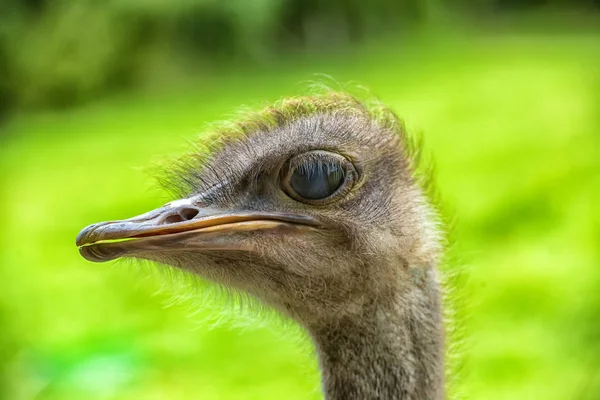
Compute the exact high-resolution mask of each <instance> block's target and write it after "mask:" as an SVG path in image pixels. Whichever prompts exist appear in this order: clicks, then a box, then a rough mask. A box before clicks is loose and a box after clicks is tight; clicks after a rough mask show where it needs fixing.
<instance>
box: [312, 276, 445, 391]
mask: <svg viewBox="0 0 600 400" xmlns="http://www.w3.org/2000/svg"><path fill="white" fill-rule="evenodd" d="M429 272H430V273H428V272H425V274H424V275H425V276H423V275H422V274H418V275H419V278H418V282H416V281H415V286H414V287H412V288H411V289H410V290H409V291H407V293H404V294H403V295H397V296H396V298H395V299H394V300H392V301H390V303H391V304H386V305H382V304H374V305H373V306H372V307H366V308H365V309H364V310H363V311H364V312H362V313H360V316H354V317H348V318H345V319H342V320H340V321H336V322H335V324H324V325H323V326H321V327H320V328H315V329H312V330H311V334H312V336H313V339H314V341H315V344H316V347H317V351H318V353H319V363H320V367H321V370H322V381H323V390H324V392H325V398H326V400H341V399H365V400H367V399H398V400H439V399H443V398H444V394H443V381H444V379H443V377H444V371H443V347H444V346H443V326H442V317H441V311H440V299H439V290H438V284H437V281H436V279H435V276H433V275H434V272H433V271H429ZM427 275H429V276H428V277H427Z"/></svg>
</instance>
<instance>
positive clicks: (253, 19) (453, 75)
mask: <svg viewBox="0 0 600 400" xmlns="http://www.w3.org/2000/svg"><path fill="white" fill-rule="evenodd" d="M315 73H322V74H327V75H330V76H332V77H334V78H335V79H336V80H338V81H340V82H348V81H357V82H359V83H361V84H363V85H365V86H367V87H369V88H370V89H371V90H372V91H373V92H374V93H375V94H376V95H377V96H379V97H380V98H381V99H382V100H383V101H384V102H385V103H387V104H388V105H390V106H391V107H392V108H393V109H394V110H395V111H397V113H398V114H399V115H400V116H401V117H403V118H404V119H405V120H406V123H407V125H408V127H409V128H410V129H411V130H413V131H417V132H420V131H422V132H424V133H425V137H426V146H427V149H428V151H430V152H431V153H432V155H433V157H434V158H435V160H436V164H437V169H438V174H437V180H438V183H439V187H440V190H441V192H442V193H443V195H444V199H445V204H446V205H447V206H448V208H449V209H452V210H455V214H456V215H455V218H456V221H457V223H456V234H455V236H456V243H455V244H454V245H453V246H452V248H451V249H449V252H450V255H451V257H450V259H451V260H452V262H450V263H448V265H446V266H444V268H445V269H446V270H450V271H452V270H454V269H461V270H464V271H466V275H468V278H467V279H466V283H465V285H464V287H462V288H460V293H461V297H462V298H464V301H463V303H464V304H463V307H462V310H461V314H464V315H465V316H466V318H465V320H464V323H463V326H462V330H463V331H464V336H465V339H464V343H463V345H462V346H461V348H462V350H460V352H459V353H458V354H457V357H458V358H459V359H460V360H461V361H462V364H463V367H462V370H461V374H460V375H459V376H458V377H457V378H456V379H455V382H454V383H453V392H455V393H459V394H462V395H464V397H466V398H472V399H491V400H496V399H497V400H500V399H506V400H508V399H511V400H514V399H550V400H553V399H556V400H563V399H587V400H591V399H600V208H599V207H598V204H599V203H600V173H599V171H600V134H599V132H600V2H598V1H597V0H581V1H568V0H562V1H561V0H526V1H520V0H477V1H475V0H474V1H468V0H462V1H461V0H403V1H400V0H398V1H392V0H370V1H359V0H350V1H343V0H320V1H319V0H254V1H250V0H235V1H227V2H226V1H217V0H150V1H141V0H112V1H92V0H78V1H72V0H70V1H69V0H56V1H50V0H27V1H24V0H20V1H18V0H3V1H2V3H1V4H0V115H1V117H0V118H1V120H0V176H1V180H0V205H1V207H0V227H1V229H0V243H1V246H0V398H5V399H10V400H26V399H40V400H50V399H53V400H54V399H66V400H70V399H83V398H85V399H89V400H97V399H173V400H179V399H290V400H291V399H318V398H320V397H321V395H320V392H319V377H318V371H317V367H316V361H315V360H314V357H313V354H312V350H311V347H310V344H309V343H308V341H307V340H306V338H305V337H303V336H302V335H301V333H299V329H298V328H297V327H295V326H293V325H290V324H285V323H281V322H280V321H277V320H273V319H272V318H265V317H263V316H260V315H258V316H257V315H255V314H253V313H252V311H249V310H238V309H237V308H236V306H235V305H233V306H232V305H231V304H223V302H222V299H221V298H220V297H218V296H214V295H212V294H211V291H210V288H208V287H206V286H205V284H203V283H196V282H191V281H186V280H181V279H177V278H175V279H173V278H171V277H169V276H167V275H166V274H160V273H157V272H155V270H154V269H153V268H152V267H151V266H138V265H134V264H127V263H123V262H121V263H119V262H117V263H112V264H109V265H97V264H91V263H88V262H86V261H85V260H83V259H82V258H81V257H80V256H79V254H78V251H77V249H76V247H75V243H74V241H75V235H76V234H77V232H78V231H79V229H81V228H82V227H83V226H85V225H87V224H89V223H92V222H96V221H100V220H107V219H115V218H124V217H129V216H131V215H135V214H138V213H140V212H142V211H145V210H147V209H149V208H150V207H155V206H158V205H161V204H162V203H164V202H166V201H167V200H168V199H169V197H168V195H167V194H166V193H165V192H163V191H161V190H160V189H158V188H157V187H156V185H155V184H154V182H153V180H152V178H150V177H149V174H148V173H147V169H146V167H147V166H149V165H152V164H153V163H155V162H156V161H160V160H163V159H164V157H168V156H173V155H177V154H180V153H182V152H183V151H185V150H186V146H187V145H188V141H189V140H194V139H195V138H196V137H197V135H198V132H200V131H201V128H202V126H203V125H204V124H205V123H207V122H210V121H214V120H217V119H223V118H227V117H228V115H230V113H231V112H232V111H234V110H235V109H236V108H238V107H239V106H240V105H242V104H245V105H251V106H253V105H257V104H258V105H261V104H263V102H264V101H274V100H277V99H278V98H280V97H281V96H286V95H294V94H298V93H301V92H302V91H303V90H304V87H305V85H303V84H302V83H301V82H303V81H305V80H307V79H314V78H315V76H314V74H315ZM317 79H319V78H317ZM326 81H328V78H327V79H326ZM207 292H208V293H209V294H208V295H206V293H207Z"/></svg>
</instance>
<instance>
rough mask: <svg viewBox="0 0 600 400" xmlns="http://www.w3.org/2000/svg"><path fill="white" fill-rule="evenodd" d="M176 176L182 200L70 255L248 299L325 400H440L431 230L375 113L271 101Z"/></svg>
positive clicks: (386, 123) (385, 115)
mask: <svg viewBox="0 0 600 400" xmlns="http://www.w3.org/2000/svg"><path fill="white" fill-rule="evenodd" d="M215 132H216V133H217V137H218V139H217V140H216V142H213V144H212V146H211V151H210V152H206V151H200V150H198V151H196V152H195V154H194V153H192V154H190V155H189V157H187V158H184V160H185V161H180V162H178V163H176V167H175V169H174V172H173V174H172V176H171V178H170V180H169V183H170V184H172V185H175V187H176V188H177V189H180V192H182V193H181V194H182V195H181V198H180V199H178V200H175V201H172V202H170V203H168V204H166V205H164V206H162V207H160V208H158V209H156V210H153V211H149V212H146V213H144V214H141V215H139V216H137V217H133V218H130V219H125V220H122V221H109V222H102V223H97V224H93V225H90V226H88V227H86V228H85V229H83V230H82V231H81V232H80V233H79V235H78V237H77V241H76V242H77V246H78V247H79V251H80V253H81V255H82V256H83V257H84V258H86V259H87V260H89V261H94V262H105V261H109V260H114V259H117V258H120V257H133V258H137V259H145V260H151V261H154V262H158V263H162V264H167V265H170V266H172V267H175V268H180V269H183V270H186V271H188V272H192V273H193V274H196V275H198V276H200V277H202V278H204V279H207V280H209V281H212V282H215V283H217V284H220V285H224V286H225V287H228V288H232V289H234V290H239V291H243V292H246V293H248V294H250V295H251V296H253V297H256V298H258V299H260V301H261V302H263V303H264V304H266V305H268V306H270V307H273V308H275V309H276V310H278V311H279V312H280V313H282V314H283V315H285V316H287V317H289V318H291V319H293V320H295V321H296V322H297V323H299V324H300V325H301V326H302V327H303V328H304V329H305V330H306V331H307V333H308V334H309V336H310V338H311V339H312V341H313V343H314V346H315V348H316V352H317V355H318V360H319V367H320V370H321V376H322V389H323V392H324V396H325V398H326V399H328V400H341V399H403V400H434V399H443V398H444V356H443V354H444V329H443V322H442V321H443V318H442V312H441V301H440V298H441V290H440V284H439V279H438V272H437V270H436V265H437V263H438V261H439V258H440V254H441V245H440V242H441V237H442V234H441V232H440V230H439V227H438V226H439V224H438V218H437V214H436V212H435V209H434V207H433V206H432V205H431V202H430V201H429V200H428V197H427V195H426V191H427V190H426V188H425V187H423V186H424V185H423V184H421V183H420V182H422V180H421V179H420V178H419V175H418V173H417V172H416V164H417V159H418V154H417V153H418V151H417V149H416V147H415V146H414V145H413V142H412V141H411V139H410V137H409V136H408V135H407V134H406V132H405V130H404V127H403V125H402V123H401V122H400V120H399V119H398V118H397V117H396V116H395V115H394V114H393V112H391V111H390V110H389V109H387V108H385V107H384V106H383V105H381V104H380V103H379V102H376V101H374V102H368V101H363V100H359V99H357V98H356V97H354V96H352V95H349V94H346V93H337V92H330V93H327V94H321V95H314V96H307V97H296V98H290V99H286V100H282V101H280V102H279V103H277V104H275V105H273V106H269V107H267V108H265V109H264V110H263V111H261V112H256V113H253V114H248V115H246V116H244V117H242V118H241V119H240V121H238V122H235V123H230V124H228V125H225V126H224V127H223V128H219V129H217V130H216V131H215Z"/></svg>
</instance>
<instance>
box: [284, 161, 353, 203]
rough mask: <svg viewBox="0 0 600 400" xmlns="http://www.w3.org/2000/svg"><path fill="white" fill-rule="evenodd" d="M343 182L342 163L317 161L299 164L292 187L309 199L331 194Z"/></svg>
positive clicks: (292, 178)
mask: <svg viewBox="0 0 600 400" xmlns="http://www.w3.org/2000/svg"><path fill="white" fill-rule="evenodd" d="M342 183H344V169H343V168H342V167H341V166H340V165H335V164H326V163H316V162H315V163H310V164H302V165H299V166H298V167H297V168H296V170H295V171H294V173H293V174H292V177H291V178H290V186H291V187H292V189H294V190H295V191H296V193H298V194H299V195H300V196H302V197H304V198H305V199H309V200H318V199H324V198H326V197H329V196H331V195H332V194H334V193H335V191H336V190H338V189H339V187H340V186H342Z"/></svg>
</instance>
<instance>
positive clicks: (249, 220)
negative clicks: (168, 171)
mask: <svg viewBox="0 0 600 400" xmlns="http://www.w3.org/2000/svg"><path fill="white" fill-rule="evenodd" d="M198 203H199V202H195V201H194V199H193V198H190V199H183V200H177V201H174V202H171V203H168V204H166V205H164V206H163V207H160V208H158V209H156V210H153V211H150V212H147V213H144V214H141V215H138V216H136V217H133V218H129V219H125V220H120V221H108V222H100V223H96V224H92V225H89V226H87V227H86V228H84V229H83V230H82V231H81V232H79V235H77V239H76V244H77V246H78V247H79V252H80V254H81V255H82V256H83V257H84V258H85V259H87V260H89V261H93V262H104V261H110V260H114V259H116V258H119V257H123V256H134V255H135V254H136V253H148V252H159V251H160V252H168V251H184V250H187V251H193V250H196V251H203V250H223V251H227V250H241V251H248V250H251V249H252V245H251V241H248V240H243V239H244V236H243V235H242V236H240V235H239V234H240V233H244V232H246V233H250V234H253V233H252V232H256V231H263V232H264V231H270V232H275V233H283V232H285V233H290V232H300V231H305V230H307V229H314V228H315V227H317V226H318V225H319V224H318V221H317V220H316V219H314V218H313V217H311V216H308V215H301V214H291V213H282V212H263V211H260V212H257V211H243V210H241V211H237V210H236V211H231V210H220V209H216V208H210V207H199V206H198V205H197V204H198ZM200 204H201V203H200ZM245 238H246V239H247V235H246V236H245Z"/></svg>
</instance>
